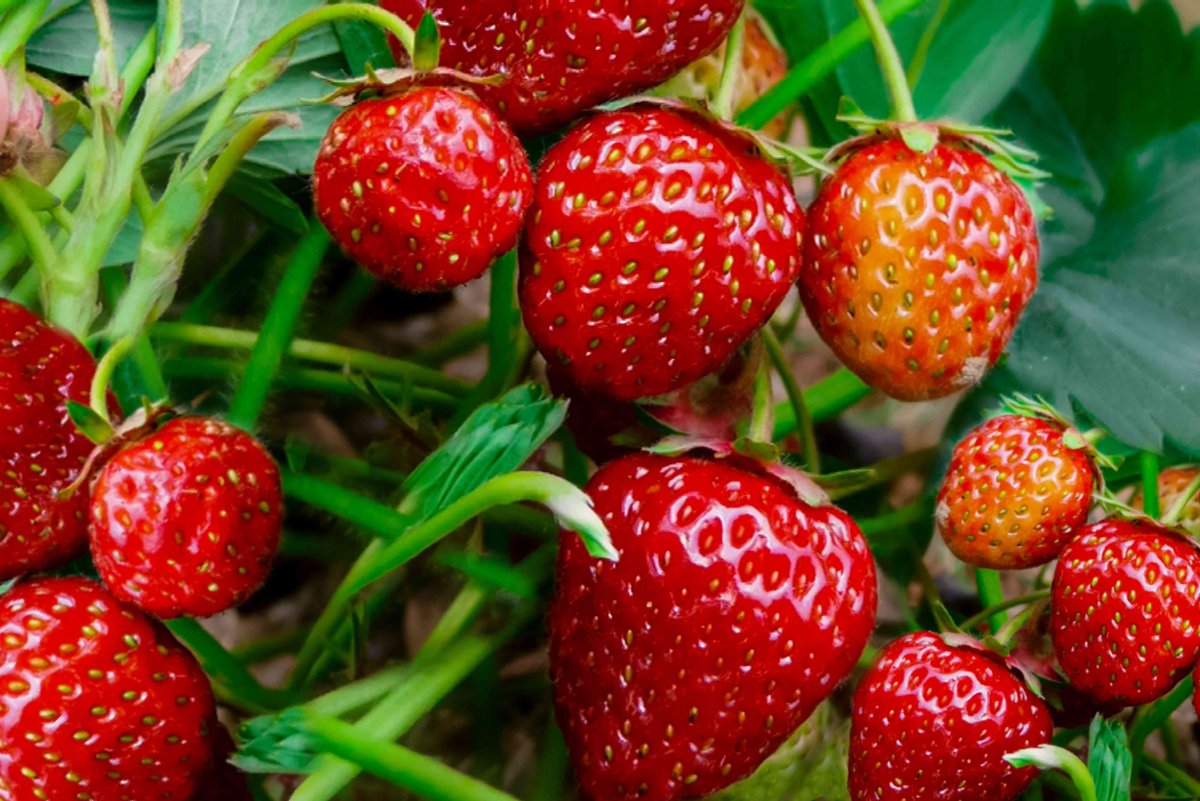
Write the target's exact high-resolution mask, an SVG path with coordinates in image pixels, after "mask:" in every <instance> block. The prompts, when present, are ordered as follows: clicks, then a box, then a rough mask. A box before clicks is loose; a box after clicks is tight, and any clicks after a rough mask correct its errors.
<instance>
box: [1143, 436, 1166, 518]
mask: <svg viewBox="0 0 1200 801" xmlns="http://www.w3.org/2000/svg"><path fill="white" fill-rule="evenodd" d="M1141 462H1142V509H1143V511H1145V512H1146V514H1147V515H1148V516H1150V517H1153V518H1157V517H1158V516H1159V515H1160V514H1162V509H1161V508H1160V506H1159V501H1158V469H1159V467H1158V454H1157V453H1151V452H1150V451H1142V459H1141Z"/></svg>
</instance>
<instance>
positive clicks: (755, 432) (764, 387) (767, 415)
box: [746, 364, 775, 442]
mask: <svg viewBox="0 0 1200 801" xmlns="http://www.w3.org/2000/svg"><path fill="white" fill-rule="evenodd" d="M774 412H775V409H774V408H773V406H772V403H771V371H770V369H769V368H768V366H767V365H766V364H764V365H762V367H761V368H759V371H758V374H757V375H755V376H754V400H753V405H752V407H751V412H750V427H749V429H748V430H747V431H746V436H747V437H749V438H750V440H752V441H753V442H770V441H771V433H772V432H773V431H774V429H775V415H774Z"/></svg>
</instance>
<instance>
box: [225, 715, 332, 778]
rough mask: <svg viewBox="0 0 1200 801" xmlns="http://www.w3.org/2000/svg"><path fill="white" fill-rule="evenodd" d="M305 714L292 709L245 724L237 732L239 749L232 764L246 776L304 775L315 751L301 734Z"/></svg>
mask: <svg viewBox="0 0 1200 801" xmlns="http://www.w3.org/2000/svg"><path fill="white" fill-rule="evenodd" d="M306 714H307V713H306V712H305V711H304V710H303V709H301V708H299V707H294V708H292V709H289V710H287V711H286V712H283V713H282V714H279V715H264V716H263V717H258V718H254V719H252V720H249V721H247V722H246V723H245V724H244V725H243V726H242V728H241V731H239V732H238V740H239V741H241V743H242V747H241V749H239V750H238V752H237V754H235V755H234V757H233V760H232V761H233V764H235V765H237V767H238V768H240V769H241V770H243V771H245V772H246V773H308V772H310V771H311V769H312V763H313V759H314V758H315V754H316V753H317V750H318V749H317V747H316V744H315V742H314V741H313V738H312V737H311V736H310V735H308V734H307V733H306V732H305V730H304V718H305V715H306Z"/></svg>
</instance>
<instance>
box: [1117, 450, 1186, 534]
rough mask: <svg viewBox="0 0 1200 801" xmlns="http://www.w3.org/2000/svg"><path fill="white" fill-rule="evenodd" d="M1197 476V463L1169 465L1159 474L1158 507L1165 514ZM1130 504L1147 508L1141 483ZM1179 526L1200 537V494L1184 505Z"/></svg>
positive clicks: (1139, 507) (1138, 507) (1139, 508)
mask: <svg viewBox="0 0 1200 801" xmlns="http://www.w3.org/2000/svg"><path fill="white" fill-rule="evenodd" d="M1196 476H1200V467H1197V466H1196V465H1180V466H1178V467H1168V468H1167V469H1166V470H1163V471H1162V472H1161V473H1159V474H1158V509H1159V512H1160V513H1161V514H1164V515H1165V514H1166V513H1167V512H1168V511H1170V510H1171V509H1172V508H1173V507H1174V506H1175V504H1176V502H1178V500H1179V498H1180V497H1181V496H1182V495H1183V493H1184V492H1186V491H1187V488H1188V487H1189V486H1191V483H1192V482H1193V481H1195V480H1196ZM1130 505H1131V506H1133V508H1134V509H1137V510H1138V511H1141V510H1143V509H1144V508H1145V499H1144V498H1143V497H1142V488H1141V486H1140V485H1139V486H1138V489H1137V493H1136V494H1135V495H1134V496H1133V501H1132V502H1131V504H1130ZM1179 527H1180V528H1182V529H1183V530H1184V531H1186V532H1187V533H1188V534H1191V535H1192V536H1193V537H1200V495H1193V496H1192V499H1191V500H1190V501H1188V503H1187V504H1186V505H1185V506H1184V507H1183V516H1182V517H1180V518H1179Z"/></svg>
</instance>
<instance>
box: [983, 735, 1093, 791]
mask: <svg viewBox="0 0 1200 801" xmlns="http://www.w3.org/2000/svg"><path fill="white" fill-rule="evenodd" d="M1004 758H1005V759H1006V760H1008V762H1009V763H1010V764H1012V765H1013V766H1015V767H1028V766H1030V765H1032V766H1035V767H1038V768H1041V769H1042V770H1061V771H1062V772H1063V773H1065V774H1067V777H1068V778H1070V780H1071V783H1072V784H1074V785H1075V789H1076V790H1078V791H1079V798H1080V801H1096V783H1095V781H1094V780H1093V779H1092V774H1091V773H1090V772H1089V771H1088V767H1087V765H1085V764H1083V760H1081V759H1080V758H1079V757H1077V756H1075V755H1074V754H1072V753H1071V752H1070V751H1068V750H1067V749H1065V748H1062V747H1060V746H1057V745H1043V746H1039V747H1037V748H1025V749H1023V750H1021V751H1017V752H1015V753H1012V754H1008V755H1007V756H1005V757H1004Z"/></svg>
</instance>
